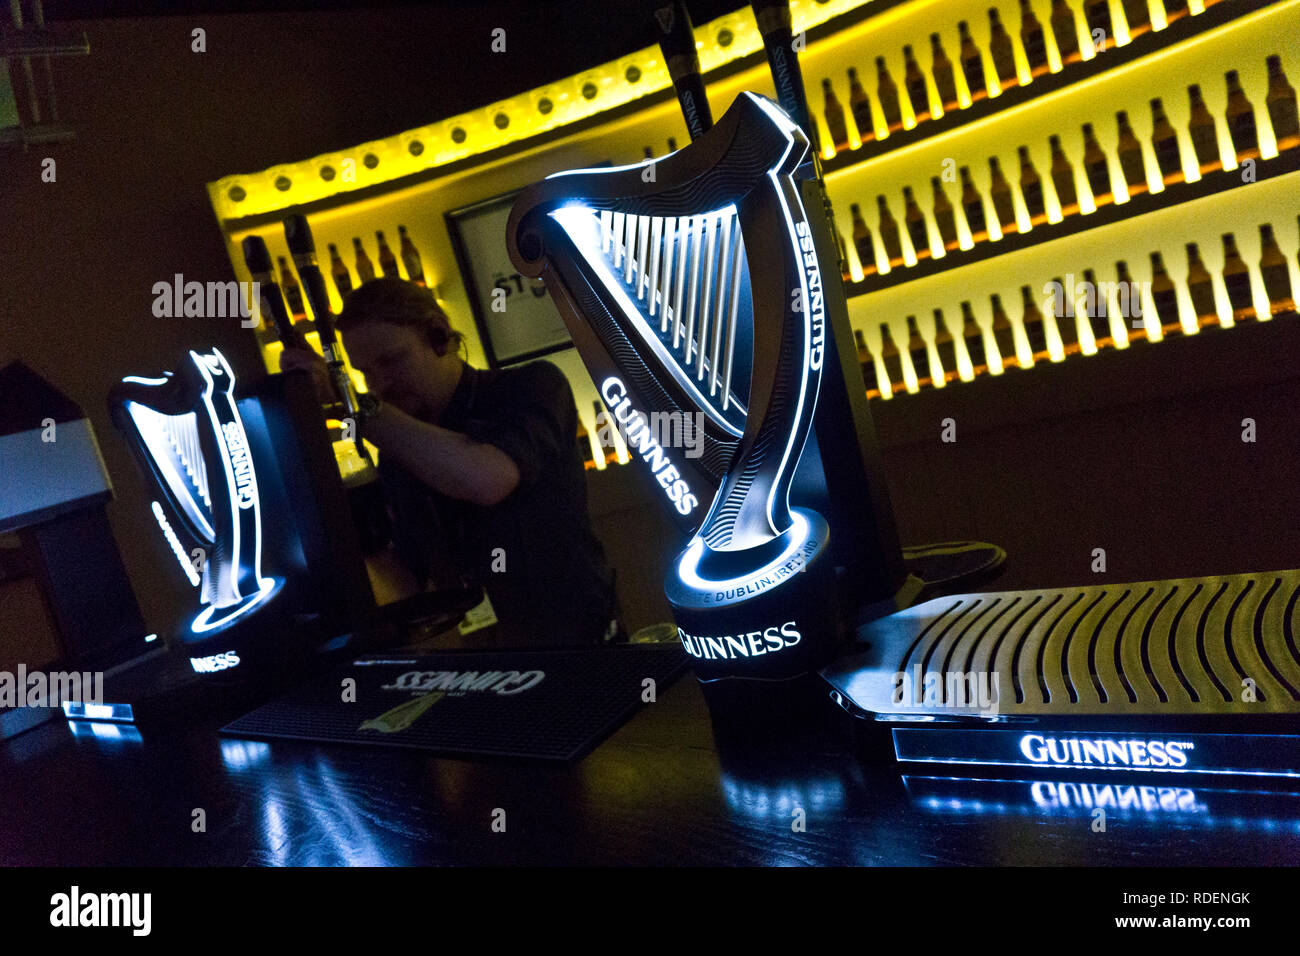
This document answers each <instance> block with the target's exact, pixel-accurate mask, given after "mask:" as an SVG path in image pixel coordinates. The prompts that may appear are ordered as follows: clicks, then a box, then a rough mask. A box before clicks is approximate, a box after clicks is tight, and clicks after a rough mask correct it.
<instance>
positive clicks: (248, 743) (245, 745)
mask: <svg viewBox="0 0 1300 956" xmlns="http://www.w3.org/2000/svg"><path fill="white" fill-rule="evenodd" d="M270 753H271V745H270V744H267V743H262V742H261V741H257V740H223V741H221V762H222V763H223V764H225V765H226V769H227V770H245V769H247V768H248V767H254V766H256V765H257V764H260V763H262V762H263V761H264V760H266V758H267V757H268V756H270Z"/></svg>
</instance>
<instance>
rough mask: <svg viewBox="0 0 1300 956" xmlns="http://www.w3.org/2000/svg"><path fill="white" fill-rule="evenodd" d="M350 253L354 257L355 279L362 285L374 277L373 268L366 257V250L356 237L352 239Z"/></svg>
mask: <svg viewBox="0 0 1300 956" xmlns="http://www.w3.org/2000/svg"><path fill="white" fill-rule="evenodd" d="M352 253H353V255H354V256H355V257H356V263H357V279H359V280H360V282H361V284H363V285H364V284H365V283H367V282H369V281H370V280H371V279H373V278H374V277H375V266H374V264H373V263H372V262H371V261H370V257H369V256H368V255H366V250H365V247H364V246H363V245H361V240H360V239H359V238H357V237H356V236H353V237H352Z"/></svg>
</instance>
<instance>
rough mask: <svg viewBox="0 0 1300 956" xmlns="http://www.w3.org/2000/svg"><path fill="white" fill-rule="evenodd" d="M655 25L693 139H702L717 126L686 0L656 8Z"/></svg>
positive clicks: (678, 0)
mask: <svg viewBox="0 0 1300 956" xmlns="http://www.w3.org/2000/svg"><path fill="white" fill-rule="evenodd" d="M655 26H656V27H657V29H658V33H659V49H660V50H661V51H662V52H663V55H664V63H666V64H667V66H668V75H669V76H671V77H672V80H673V88H674V89H676V90H677V99H678V101H679V102H680V103H681V105H682V115H683V116H685V118H686V129H687V132H689V133H690V134H691V139H698V138H699V137H700V136H703V135H704V134H705V133H706V132H708V131H709V129H710V128H711V127H712V126H713V113H712V112H711V111H710V110H709V97H708V95H707V94H706V93H705V91H704V77H702V76H701V75H700V57H699V54H698V53H696V52H695V28H694V27H693V26H692V25H691V15H690V13H689V12H687V10H686V4H685V3H684V2H683V0H673V2H672V3H670V4H668V5H667V6H665V7H660V8H659V9H658V10H656V11H655Z"/></svg>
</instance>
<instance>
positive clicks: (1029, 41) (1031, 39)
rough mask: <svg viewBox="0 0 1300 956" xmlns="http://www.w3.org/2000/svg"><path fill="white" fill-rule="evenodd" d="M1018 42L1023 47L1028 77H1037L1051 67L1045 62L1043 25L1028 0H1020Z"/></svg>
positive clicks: (1045, 43)
mask: <svg viewBox="0 0 1300 956" xmlns="http://www.w3.org/2000/svg"><path fill="white" fill-rule="evenodd" d="M1020 43H1021V45H1022V46H1023V47H1024V48H1025V60H1026V61H1027V62H1028V63H1029V76H1030V79H1037V78H1038V77H1040V76H1042V75H1043V74H1044V73H1046V72H1048V70H1050V69H1051V67H1050V66H1049V64H1048V62H1047V40H1046V38H1045V37H1044V36H1043V25H1042V24H1041V23H1039V22H1038V17H1036V16H1034V8H1033V7H1032V6H1030V5H1029V0H1020Z"/></svg>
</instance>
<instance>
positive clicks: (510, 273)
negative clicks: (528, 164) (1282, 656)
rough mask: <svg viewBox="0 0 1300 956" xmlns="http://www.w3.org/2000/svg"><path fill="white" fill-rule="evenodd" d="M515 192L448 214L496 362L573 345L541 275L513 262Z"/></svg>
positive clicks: (459, 262) (485, 345)
mask: <svg viewBox="0 0 1300 956" xmlns="http://www.w3.org/2000/svg"><path fill="white" fill-rule="evenodd" d="M515 196H516V193H510V194H508V195H505V196H497V197H495V198H493V199H486V200H484V201H482V202H478V203H474V204H473V205H471V206H464V207H462V208H460V209H453V210H451V211H450V212H448V213H447V214H446V219H447V231H448V232H449V233H450V235H451V244H452V248H453V249H454V250H455V253H456V264H457V266H458V267H459V268H460V272H461V276H462V278H463V280H464V282H465V288H466V290H467V291H468V292H469V303H470V308H472V309H473V310H474V322H475V324H476V325H477V326H478V332H479V337H480V338H481V339H482V341H483V350H484V352H485V353H486V355H487V359H488V362H489V363H490V364H491V365H492V367H493V368H497V367H500V366H503V365H514V364H517V363H520V362H526V361H529V360H531V359H535V358H538V357H539V356H542V355H547V354H549V353H551V352H558V351H560V350H561V349H566V348H571V347H572V345H573V342H572V340H571V339H570V338H569V331H568V329H566V328H565V326H564V320H563V319H562V318H560V313H559V310H557V309H556V308H555V303H554V302H552V301H551V297H550V294H549V293H548V292H547V291H546V286H545V285H544V284H543V283H542V282H541V280H539V279H529V278H527V277H525V276H522V275H520V274H519V270H518V269H516V268H515V267H514V265H513V264H512V263H511V262H510V255H509V253H508V252H507V251H506V221H507V220H508V219H509V218H510V210H511V208H512V207H513V206H514V201H515Z"/></svg>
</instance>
